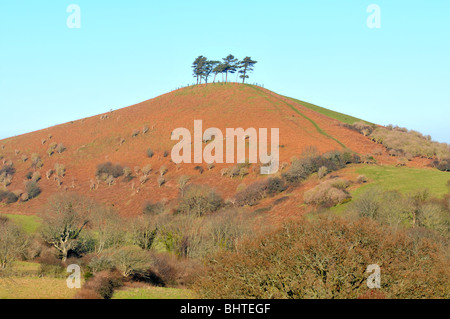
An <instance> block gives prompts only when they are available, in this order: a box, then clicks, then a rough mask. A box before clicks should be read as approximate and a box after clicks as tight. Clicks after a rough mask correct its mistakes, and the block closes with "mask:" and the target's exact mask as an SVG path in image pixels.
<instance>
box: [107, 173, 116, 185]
mask: <svg viewBox="0 0 450 319" xmlns="http://www.w3.org/2000/svg"><path fill="white" fill-rule="evenodd" d="M115 182H116V179H115V178H114V176H112V175H109V176H108V177H107V178H106V180H105V183H106V184H108V186H112V185H113V184H114V183H115Z"/></svg>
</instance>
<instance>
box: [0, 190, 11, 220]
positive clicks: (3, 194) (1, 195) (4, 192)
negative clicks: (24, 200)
mask: <svg viewBox="0 0 450 319" xmlns="http://www.w3.org/2000/svg"><path fill="white" fill-rule="evenodd" d="M8 193H9V192H8V191H7V190H3V189H1V188H0V202H2V201H3V200H4V199H5V198H6V196H8ZM0 217H1V216H0Z"/></svg>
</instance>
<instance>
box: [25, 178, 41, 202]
mask: <svg viewBox="0 0 450 319" xmlns="http://www.w3.org/2000/svg"><path fill="white" fill-rule="evenodd" d="M25 191H26V193H27V195H28V199H32V198H35V197H37V196H38V195H39V194H40V193H41V188H40V187H39V185H38V184H37V182H36V181H31V182H28V183H27V184H26V185H25Z"/></svg>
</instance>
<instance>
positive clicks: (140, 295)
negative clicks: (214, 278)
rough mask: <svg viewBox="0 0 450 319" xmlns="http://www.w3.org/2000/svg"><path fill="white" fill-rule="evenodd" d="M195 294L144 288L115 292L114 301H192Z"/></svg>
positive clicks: (169, 289) (179, 290) (174, 289)
mask: <svg viewBox="0 0 450 319" xmlns="http://www.w3.org/2000/svg"><path fill="white" fill-rule="evenodd" d="M192 298H193V293H192V292H191V291H190V290H187V289H180V288H163V287H143V288H128V289H123V290H117V291H116V292H114V295H113V298H112V299H192Z"/></svg>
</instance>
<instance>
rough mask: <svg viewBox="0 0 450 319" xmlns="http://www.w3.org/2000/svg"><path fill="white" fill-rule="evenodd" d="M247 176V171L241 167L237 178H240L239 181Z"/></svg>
mask: <svg viewBox="0 0 450 319" xmlns="http://www.w3.org/2000/svg"><path fill="white" fill-rule="evenodd" d="M248 174H249V170H248V168H247V167H242V168H241V169H240V170H239V176H240V177H241V179H243V178H244V177H245V176H247V175H248Z"/></svg>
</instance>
